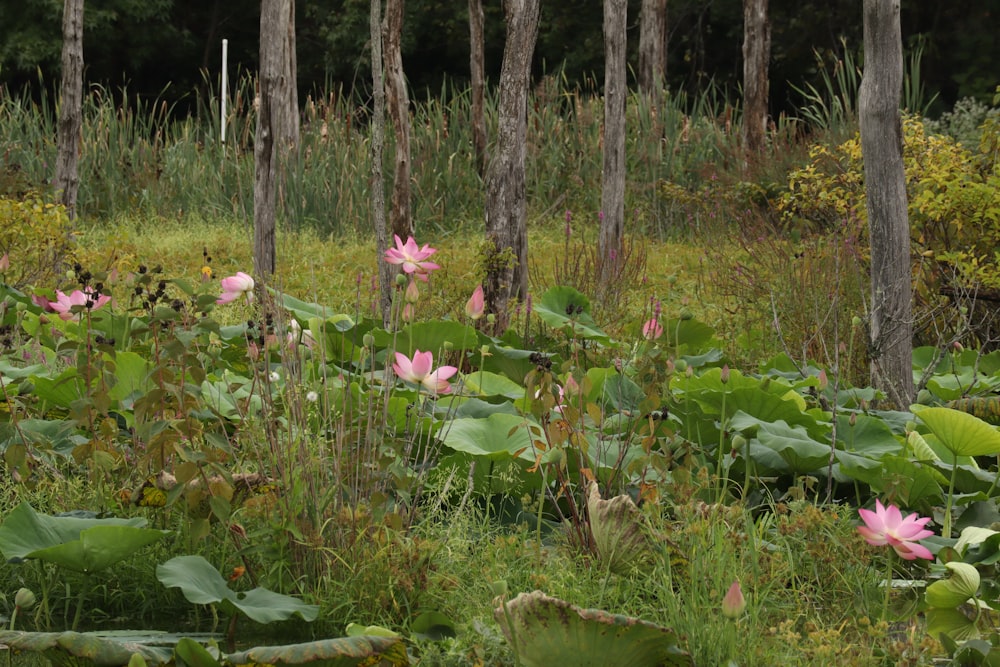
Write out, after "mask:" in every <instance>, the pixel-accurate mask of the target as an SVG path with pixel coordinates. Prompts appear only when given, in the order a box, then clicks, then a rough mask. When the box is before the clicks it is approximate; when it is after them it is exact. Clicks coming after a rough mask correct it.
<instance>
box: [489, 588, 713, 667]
mask: <svg viewBox="0 0 1000 667" xmlns="http://www.w3.org/2000/svg"><path fill="white" fill-rule="evenodd" d="M493 617H494V618H495V619H496V620H497V622H498V623H499V624H500V628H501V629H502V630H503V633H504V635H505V636H506V637H507V641H508V642H510V643H511V645H512V646H513V647H514V651H515V652H516V653H517V656H518V659H519V660H520V661H521V664H522V665H524V666H525V667H553V666H554V665H573V666H574V667H663V666H665V667H681V666H687V665H693V664H694V662H693V661H692V659H691V656H690V654H689V653H688V652H687V651H684V650H682V649H681V648H679V647H678V646H677V635H676V633H674V631H673V630H670V629H668V628H664V627H661V626H659V625H655V624H653V623H649V622H647V621H643V620H640V619H638V618H631V617H628V616H621V615H619V614H610V613H608V612H606V611H602V610H599V609H581V608H580V607H576V606H574V605H572V604H570V603H569V602H566V601H565V600H560V599H558V598H553V597H549V596H547V595H545V594H544V593H542V592H541V591H534V592H532V593H522V594H521V595H518V596H517V597H516V598H514V599H513V600H511V601H510V602H508V603H505V604H504V606H502V607H498V608H497V609H495V610H494V611H493Z"/></svg>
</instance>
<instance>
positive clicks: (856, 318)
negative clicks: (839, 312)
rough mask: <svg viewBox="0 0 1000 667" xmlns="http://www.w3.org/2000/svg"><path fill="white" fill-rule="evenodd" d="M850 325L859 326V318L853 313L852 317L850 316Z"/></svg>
mask: <svg viewBox="0 0 1000 667" xmlns="http://www.w3.org/2000/svg"><path fill="white" fill-rule="evenodd" d="M851 326H852V327H854V328H855V329H857V328H858V327H860V326H861V318H860V317H858V316H857V315H855V316H854V317H852V318H851Z"/></svg>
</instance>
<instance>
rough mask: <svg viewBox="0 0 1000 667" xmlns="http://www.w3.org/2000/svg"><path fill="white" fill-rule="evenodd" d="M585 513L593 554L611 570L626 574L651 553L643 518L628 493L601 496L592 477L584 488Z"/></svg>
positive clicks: (645, 560)
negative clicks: (588, 519) (594, 549)
mask: <svg viewBox="0 0 1000 667" xmlns="http://www.w3.org/2000/svg"><path fill="white" fill-rule="evenodd" d="M587 514H588V516H589V517H590V532H591V533H592V534H593V536H594V544H595V545H596V546H597V554H598V556H599V557H600V559H601V562H602V563H603V564H604V566H605V568H607V569H609V570H610V571H611V572H614V573H616V574H627V573H629V572H630V571H632V570H633V569H634V568H636V567H638V566H640V565H642V564H644V563H646V562H647V561H648V560H649V559H650V557H651V556H652V554H653V553H654V548H655V545H654V543H653V540H652V538H651V535H650V532H649V528H648V526H647V524H646V521H645V518H644V517H643V516H642V512H640V511H639V508H638V507H637V506H636V504H635V503H634V502H632V498H630V497H629V496H627V495H620V496H615V497H614V498H610V499H607V500H605V499H604V498H601V492H600V489H599V488H598V485H597V482H593V481H592V482H590V484H589V486H588V490H587Z"/></svg>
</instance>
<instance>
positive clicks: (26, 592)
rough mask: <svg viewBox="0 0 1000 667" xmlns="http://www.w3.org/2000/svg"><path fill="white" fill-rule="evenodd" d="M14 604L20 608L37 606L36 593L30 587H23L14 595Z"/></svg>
mask: <svg viewBox="0 0 1000 667" xmlns="http://www.w3.org/2000/svg"><path fill="white" fill-rule="evenodd" d="M14 604H15V605H17V607H18V608H19V609H31V608H32V607H34V606H35V594H34V593H32V592H31V590H30V589H28V588H21V589H19V590H18V591H17V594H15V595H14Z"/></svg>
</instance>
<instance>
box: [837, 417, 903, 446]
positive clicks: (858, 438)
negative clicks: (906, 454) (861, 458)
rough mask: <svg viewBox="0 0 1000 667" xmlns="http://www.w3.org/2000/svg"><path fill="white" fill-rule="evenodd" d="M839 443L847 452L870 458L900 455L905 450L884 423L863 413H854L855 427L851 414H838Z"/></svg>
mask: <svg viewBox="0 0 1000 667" xmlns="http://www.w3.org/2000/svg"><path fill="white" fill-rule="evenodd" d="M837 442H838V443H840V444H841V445H842V446H843V448H844V449H846V450H847V451H852V452H859V453H862V454H867V455H868V456H882V455H883V454H898V453H899V452H900V450H901V449H902V448H903V444H902V443H901V442H900V440H899V438H897V437H896V435H895V434H894V433H893V432H892V429H891V428H889V427H888V426H887V425H886V423H885V422H884V421H882V420H881V419H878V418H877V417H872V416H870V415H866V414H863V413H854V425H853V426H852V425H851V414H845V413H844V412H839V413H837Z"/></svg>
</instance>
